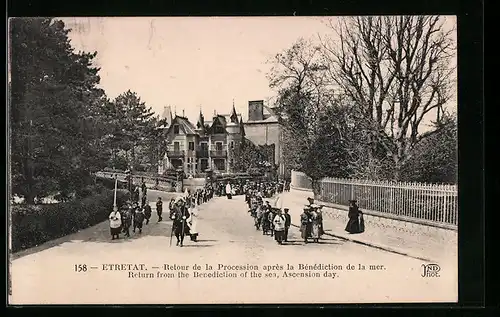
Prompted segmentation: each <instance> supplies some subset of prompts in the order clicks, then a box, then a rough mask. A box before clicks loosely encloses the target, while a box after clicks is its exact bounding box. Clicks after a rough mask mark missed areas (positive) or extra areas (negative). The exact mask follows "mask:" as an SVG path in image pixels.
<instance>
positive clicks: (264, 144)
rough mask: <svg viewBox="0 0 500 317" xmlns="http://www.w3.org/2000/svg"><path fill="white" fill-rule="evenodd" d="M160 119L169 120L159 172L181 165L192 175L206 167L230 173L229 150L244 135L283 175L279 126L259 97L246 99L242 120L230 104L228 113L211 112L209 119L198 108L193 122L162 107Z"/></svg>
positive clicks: (269, 109) (230, 159)
mask: <svg viewBox="0 0 500 317" xmlns="http://www.w3.org/2000/svg"><path fill="white" fill-rule="evenodd" d="M163 118H164V119H166V121H167V123H169V124H167V125H166V126H165V127H164V129H165V131H166V132H165V135H166V138H167V142H166V143H167V144H168V146H167V151H166V154H165V157H164V159H163V161H162V162H160V164H159V171H158V172H159V173H160V174H162V173H163V171H164V170H165V169H169V168H174V169H178V168H182V169H183V170H184V172H185V173H186V175H196V174H199V173H203V172H205V171H206V170H207V169H212V170H214V171H218V172H224V173H231V172H234V171H232V168H231V166H232V164H231V163H232V160H233V159H234V157H233V155H232V152H233V151H232V150H233V149H237V147H238V146H240V144H241V141H242V140H243V138H245V139H247V140H249V141H251V142H252V143H253V144H255V145H257V146H259V148H260V149H261V151H262V152H264V153H267V155H266V156H267V157H268V161H269V162H270V163H272V164H277V165H278V176H280V177H283V176H284V175H285V164H284V161H283V159H282V157H283V153H282V146H281V144H282V129H281V126H280V124H279V122H278V119H277V116H276V114H275V113H274V111H273V109H272V108H269V107H266V106H264V101H263V100H255V101H249V102H248V120H247V121H246V122H243V118H242V116H241V114H238V113H237V112H236V109H235V107H234V103H233V107H232V110H231V112H230V113H229V114H216V113H214V115H213V117H212V119H211V120H209V121H206V120H205V118H204V115H203V113H202V112H201V111H200V113H199V117H198V120H197V122H196V124H193V123H191V122H190V121H189V120H188V119H187V118H186V117H184V116H179V115H177V114H176V115H175V116H174V117H173V118H172V113H171V110H170V108H165V111H164V114H163Z"/></svg>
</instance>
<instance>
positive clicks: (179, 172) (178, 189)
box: [175, 169, 184, 193]
mask: <svg viewBox="0 0 500 317" xmlns="http://www.w3.org/2000/svg"><path fill="white" fill-rule="evenodd" d="M183 174H184V171H183V170H182V169H178V170H177V181H176V187H175V191H176V192H177V193H182V188H183V185H184V184H183V183H184V175H183Z"/></svg>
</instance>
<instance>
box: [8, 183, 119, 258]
mask: <svg viewBox="0 0 500 317" xmlns="http://www.w3.org/2000/svg"><path fill="white" fill-rule="evenodd" d="M113 195H114V192H113V191H112V190H109V189H108V190H103V191H102V192H101V193H100V194H95V195H92V196H89V197H86V198H83V199H80V200H72V201H69V202H64V203H59V204H50V205H19V206H12V208H11V213H12V226H11V234H12V252H17V251H20V250H24V249H28V248H31V247H34V246H37V245H40V244H42V243H44V242H47V241H50V240H53V239H57V238H60V237H63V236H65V235H68V234H71V233H75V232H77V231H78V230H81V229H85V228H88V227H91V226H93V225H96V224H98V223H100V222H102V221H105V220H107V219H108V216H109V213H110V212H111V210H112V209H113ZM127 197H128V192H127V191H123V190H119V191H118V193H117V204H118V205H121V204H123V203H124V202H125V201H126V199H127Z"/></svg>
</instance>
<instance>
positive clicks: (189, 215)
mask: <svg viewBox="0 0 500 317" xmlns="http://www.w3.org/2000/svg"><path fill="white" fill-rule="evenodd" d="M147 192H148V190H147V187H146V184H145V183H144V182H143V183H142V185H141V189H140V190H139V186H135V187H134V188H133V190H132V191H131V197H130V200H128V201H127V202H126V203H124V204H123V205H122V206H120V207H119V208H116V209H114V210H113V211H112V212H111V214H110V215H109V221H110V222H109V224H110V231H111V239H112V240H115V239H118V238H119V237H120V234H122V233H123V234H124V235H125V237H130V229H131V228H132V232H133V233H135V232H138V233H139V234H141V233H142V228H143V225H144V224H146V225H147V224H149V222H150V219H151V216H152V208H151V205H150V203H149V200H148V198H147ZM141 194H142V195H141ZM213 195H214V191H213V188H212V186H211V185H210V184H207V185H205V187H204V188H201V189H197V190H195V191H193V192H190V191H186V192H185V193H184V196H181V197H177V198H172V200H171V201H170V202H169V205H168V208H169V218H170V219H171V220H173V221H174V228H173V230H172V232H175V230H176V228H175V226H176V224H177V222H176V220H178V219H177V218H176V215H178V214H179V213H181V212H182V213H183V215H181V218H182V217H185V216H186V218H184V219H182V222H183V225H182V226H186V228H187V230H183V232H184V233H185V235H189V236H190V237H191V240H193V241H196V239H197V236H198V232H197V231H196V216H197V209H196V207H197V206H198V205H201V204H203V203H206V202H208V201H209V200H210V199H212V198H213ZM155 205H156V214H157V217H158V222H161V221H163V200H162V198H161V197H158V198H157V200H156V204H155ZM180 244H181V243H180V241H179V243H178V245H180Z"/></svg>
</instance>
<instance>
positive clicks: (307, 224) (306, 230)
mask: <svg viewBox="0 0 500 317" xmlns="http://www.w3.org/2000/svg"><path fill="white" fill-rule="evenodd" d="M311 224H312V219H311V215H310V213H309V206H306V207H304V212H303V213H302V214H301V215H300V235H301V237H302V239H304V242H305V243H307V238H309V235H310V234H311Z"/></svg>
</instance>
